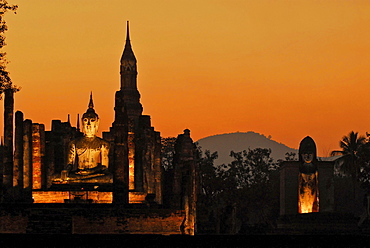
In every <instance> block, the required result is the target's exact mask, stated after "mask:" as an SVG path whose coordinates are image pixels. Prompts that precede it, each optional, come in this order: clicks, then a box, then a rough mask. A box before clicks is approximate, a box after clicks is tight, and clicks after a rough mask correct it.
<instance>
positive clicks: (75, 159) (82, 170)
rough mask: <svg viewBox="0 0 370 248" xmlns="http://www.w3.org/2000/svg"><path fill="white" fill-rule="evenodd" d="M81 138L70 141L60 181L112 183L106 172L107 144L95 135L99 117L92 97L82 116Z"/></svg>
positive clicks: (109, 175)
mask: <svg viewBox="0 0 370 248" xmlns="http://www.w3.org/2000/svg"><path fill="white" fill-rule="evenodd" d="M81 121H82V130H83V133H84V136H83V137H78V138H76V139H74V140H72V141H71V142H70V144H69V150H68V159H67V166H66V168H65V170H63V171H62V174H61V179H62V180H67V181H71V182H79V181H81V182H102V183H110V182H112V175H111V173H109V172H108V170H107V169H108V153H109V143H108V142H107V141H105V140H103V139H101V138H99V137H96V133H97V131H98V127H99V117H98V115H97V114H96V113H95V110H94V104H93V100H92V95H91V96H90V102H89V108H88V109H87V111H86V113H84V114H83V116H82V119H81Z"/></svg>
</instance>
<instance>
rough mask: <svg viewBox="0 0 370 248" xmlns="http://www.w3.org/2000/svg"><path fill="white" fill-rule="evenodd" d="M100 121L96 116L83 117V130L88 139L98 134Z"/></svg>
mask: <svg viewBox="0 0 370 248" xmlns="http://www.w3.org/2000/svg"><path fill="white" fill-rule="evenodd" d="M98 127H99V119H98V117H97V116H94V115H86V116H83V117H82V130H83V133H84V135H85V136H86V137H94V136H95V135H96V133H97V132H98Z"/></svg>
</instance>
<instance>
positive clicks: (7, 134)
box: [3, 89, 14, 201]
mask: <svg viewBox="0 0 370 248" xmlns="http://www.w3.org/2000/svg"><path fill="white" fill-rule="evenodd" d="M13 115H14V92H13V90H12V89H7V90H5V99H4V156H3V187H4V197H5V198H4V201H8V200H10V199H9V196H8V195H7V191H8V190H9V189H11V188H12V187H13Z"/></svg>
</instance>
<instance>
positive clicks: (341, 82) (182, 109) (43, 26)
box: [1, 0, 370, 156]
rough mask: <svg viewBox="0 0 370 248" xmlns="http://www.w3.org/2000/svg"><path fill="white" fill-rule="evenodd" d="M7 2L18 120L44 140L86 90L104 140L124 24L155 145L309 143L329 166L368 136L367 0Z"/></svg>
mask: <svg viewBox="0 0 370 248" xmlns="http://www.w3.org/2000/svg"><path fill="white" fill-rule="evenodd" d="M8 1H9V3H11V4H17V5H19V9H18V11H17V14H12V13H7V14H6V21H7V24H8V26H9V31H8V32H7V33H6V36H7V38H6V42H7V44H8V45H7V46H6V47H5V51H6V52H7V59H8V60H9V61H10V64H9V65H8V70H9V71H10V73H11V74H10V76H11V78H12V80H13V82H14V84H16V85H19V86H21V87H22V89H21V91H20V92H18V93H16V95H15V110H21V111H22V112H23V113H24V115H25V118H28V119H32V121H33V122H37V123H43V124H45V127H46V129H47V130H49V129H50V124H51V120H52V119H60V120H62V121H66V120H67V115H68V114H70V115H71V122H72V124H73V125H75V123H76V119H77V114H78V113H80V114H82V113H84V112H85V111H86V109H87V105H88V100H89V95H90V91H92V92H93V97H94V103H95V110H96V112H97V113H98V114H99V116H100V118H101V125H100V131H108V129H109V127H110V126H111V123H112V122H113V107H114V94H115V91H117V90H119V87H120V76H119V61H120V57H121V54H122V51H123V47H124V42H125V33H126V21H127V20H128V21H130V36H131V44H132V48H133V50H134V53H135V55H136V58H137V60H138V72H139V74H138V88H139V91H140V93H141V103H142V104H143V107H144V114H147V115H150V116H151V119H152V125H153V126H154V127H155V129H156V130H157V131H159V132H161V135H162V137H168V136H177V135H178V134H180V133H182V131H183V130H184V129H185V128H189V129H190V130H191V136H192V138H193V140H195V141H196V140H198V139H200V138H203V137H206V136H210V135H215V134H222V133H231V132H237V131H239V132H247V131H254V132H258V133H261V134H264V135H266V136H268V135H271V136H272V139H273V140H276V141H278V142H281V143H284V144H285V145H287V146H289V147H292V148H298V145H299V142H300V141H301V140H302V139H303V138H304V137H305V136H307V135H309V136H311V137H312V138H313V139H314V140H315V142H316V145H317V148H318V153H319V155H320V156H326V155H328V154H329V153H330V151H332V150H334V149H338V143H339V140H340V139H341V138H342V136H343V135H346V134H348V133H349V132H350V131H352V130H353V131H357V132H359V133H360V134H362V135H365V133H366V132H367V131H368V132H370V1H368V0H366V1H365V0H363V1H359V0H338V1H334V0H322V1H321V0H186V1H182V0H176V1H174V0H158V1H153V0H125V1H124V0H109V1H106V0H52V1H50V0H32V1H30V0H8ZM1 105H3V103H2V104H1ZM2 108H3V107H1V111H2ZM1 128H2V123H1ZM246 148H247V147H246Z"/></svg>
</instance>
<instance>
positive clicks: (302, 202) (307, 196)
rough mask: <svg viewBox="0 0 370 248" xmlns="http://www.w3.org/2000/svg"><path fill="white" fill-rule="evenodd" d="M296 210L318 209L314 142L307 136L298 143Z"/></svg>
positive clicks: (314, 210) (312, 210)
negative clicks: (298, 162)
mask: <svg viewBox="0 0 370 248" xmlns="http://www.w3.org/2000/svg"><path fill="white" fill-rule="evenodd" d="M299 161H300V164H299V176H298V212H299V213H311V212H318V211H319V185H318V171H317V157H316V144H315V142H314V141H313V139H312V138H311V137H309V136H307V137H306V138H304V139H303V140H302V141H301V143H300V145H299Z"/></svg>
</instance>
